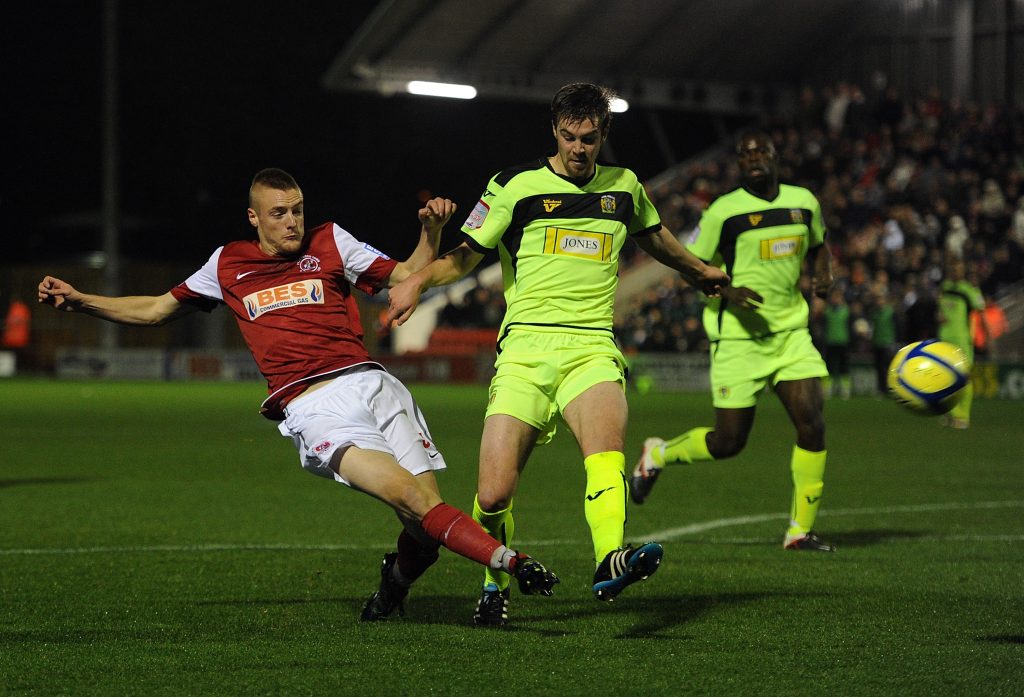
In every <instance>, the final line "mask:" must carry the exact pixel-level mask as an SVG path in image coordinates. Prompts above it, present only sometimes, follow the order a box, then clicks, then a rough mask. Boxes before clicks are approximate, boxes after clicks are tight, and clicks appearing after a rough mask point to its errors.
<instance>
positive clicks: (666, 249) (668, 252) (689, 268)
mask: <svg viewBox="0 0 1024 697" xmlns="http://www.w3.org/2000/svg"><path fill="white" fill-rule="evenodd" d="M635 239H636V243H637V244H638V245H639V246H640V249H642V250H644V251H645V252H647V253H648V254H650V255H651V256H652V257H654V258H655V259H657V260H658V261H660V262H661V263H662V264H664V265H665V266H668V267H669V268H672V269H675V270H676V271H678V272H679V273H681V274H682V275H683V278H685V279H686V281H687V282H688V283H689V284H690V285H693V286H696V287H697V288H700V289H701V291H703V292H704V294H705V295H710V296H716V295H719V294H720V293H721V290H722V288H723V287H724V286H727V285H729V275H728V274H727V273H725V272H724V271H722V270H721V269H720V268H718V267H717V266H712V265H710V264H705V263H704V262H703V261H701V260H700V259H699V258H697V257H696V256H695V255H694V254H693V253H692V252H690V251H689V250H688V249H687V248H686V247H684V246H683V245H681V244H679V240H677V239H676V236H675V235H673V234H672V233H671V232H670V231H669V229H668V228H667V227H665V226H664V225H662V226H661V229H660V230H658V231H657V232H655V233H653V234H650V235H641V236H639V237H636V238H635Z"/></svg>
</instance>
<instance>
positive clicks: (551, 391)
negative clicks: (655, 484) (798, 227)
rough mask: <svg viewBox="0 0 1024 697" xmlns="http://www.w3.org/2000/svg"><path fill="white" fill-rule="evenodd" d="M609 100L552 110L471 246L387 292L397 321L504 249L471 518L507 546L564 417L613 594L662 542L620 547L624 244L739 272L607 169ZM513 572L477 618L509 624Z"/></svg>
mask: <svg viewBox="0 0 1024 697" xmlns="http://www.w3.org/2000/svg"><path fill="white" fill-rule="evenodd" d="M612 97H613V95H612V93H611V92H610V91H609V90H607V89H605V88H603V87H599V86H597V85H592V84H585V83H575V84H571V85H566V86H565V87H563V88H562V89H560V90H559V91H558V92H557V93H556V94H555V96H554V99H553V100H552V102H551V129H552V135H553V136H554V138H555V143H556V144H557V151H556V152H555V154H554V155H551V156H550V157H542V158H538V159H535V160H533V161H531V162H528V163H526V164H523V165H519V166H517V167H511V168H508V169H505V170H502V171H501V172H499V173H498V174H496V175H495V176H494V177H493V178H492V179H491V180H490V182H489V183H488V184H487V189H486V191H484V193H483V196H481V198H480V201H479V202H478V203H477V205H476V207H475V208H474V209H473V211H472V213H470V215H469V218H468V219H467V220H466V223H465V224H464V225H463V227H462V232H463V234H464V239H463V241H462V243H461V244H460V245H459V246H458V247H457V248H455V249H454V250H452V251H451V252H449V253H447V254H445V255H442V256H441V257H440V258H438V259H437V260H436V261H434V262H433V263H431V264H430V265H428V266H427V267H425V268H424V269H423V270H421V271H420V272H419V273H417V274H415V275H414V276H411V277H410V278H408V279H407V281H406V282H405V283H401V284H399V285H398V286H396V287H394V288H392V289H391V291H390V308H389V310H388V317H387V319H388V321H392V320H397V321H398V322H399V323H402V322H404V321H405V320H406V319H407V318H408V317H409V316H410V315H411V314H412V312H413V311H414V310H415V308H416V305H417V303H418V302H419V297H420V294H421V293H422V292H423V291H424V290H426V289H427V288H431V287H435V286H440V285H445V284H448V283H452V282H453V281H456V280H458V279H460V278H462V277H463V276H465V275H466V274H468V273H469V272H470V271H471V270H472V269H473V268H474V267H475V266H476V265H477V264H478V263H480V260H481V259H483V257H484V254H485V253H486V252H487V251H489V250H492V249H494V248H497V249H498V255H499V258H500V260H501V264H502V272H503V278H504V290H505V301H506V305H507V310H506V313H505V318H504V321H503V322H502V325H501V330H500V334H499V339H498V358H497V361H496V362H495V367H496V368H497V374H496V375H495V377H494V379H493V380H492V382H491V386H490V397H489V401H488V406H487V411H486V414H485V420H484V430H483V436H482V438H481V445H480V472H479V480H478V486H477V496H476V502H475V505H474V510H473V513H474V518H475V519H476V520H477V521H478V522H479V523H480V524H481V525H482V526H483V527H484V529H485V530H490V531H492V533H493V534H494V535H496V536H497V538H498V539H500V540H504V541H505V542H506V544H507V543H508V541H509V540H510V539H511V537H512V533H513V526H514V521H513V517H512V504H513V496H514V494H515V491H516V487H517V485H518V483H519V476H520V473H521V472H522V470H523V468H524V467H525V466H526V461H527V459H528V458H529V456H530V453H531V452H532V451H533V448H534V446H535V445H538V444H543V443H546V442H548V441H549V440H550V439H551V437H552V436H553V434H554V431H555V420H556V419H557V417H558V415H559V414H561V416H562V419H563V420H564V421H565V423H566V424H567V425H568V427H569V429H570V430H571V431H572V433H573V435H574V436H575V437H576V440H577V442H578V444H579V447H580V450H581V452H582V456H583V464H584V466H585V468H586V475H587V485H586V492H585V497H584V501H583V506H584V513H585V515H586V519H587V523H588V524H589V526H590V530H591V537H592V540H593V547H594V561H595V565H596V567H597V570H596V571H595V573H594V582H593V586H592V588H593V592H594V595H595V596H596V597H597V598H598V599H600V600H611V599H612V598H614V597H615V596H616V595H618V594H619V592H621V591H622V590H623V589H624V588H625V587H626V586H628V585H630V584H631V583H634V582H636V581H640V580H643V579H645V578H647V577H648V576H650V574H652V573H654V571H655V570H656V569H657V567H658V564H659V563H660V561H661V556H662V553H663V550H662V547H661V545H660V544H658V543H656V542H651V543H647V544H645V545H642V546H641V547H639V548H637V549H632V548H629V547H624V546H623V539H624V526H625V520H626V500H627V498H628V491H627V490H628V485H627V482H626V458H625V455H624V454H623V448H624V446H625V432H626V415H627V405H626V397H625V393H624V391H623V387H624V384H625V378H624V364H625V360H624V358H623V356H622V353H621V352H620V351H619V349H618V347H617V346H616V345H615V340H614V337H613V334H612V311H613V304H614V298H615V289H616V286H617V284H618V257H619V250H620V249H621V248H622V245H623V243H624V242H625V241H626V238H627V237H632V238H633V239H634V240H635V241H636V242H637V244H638V245H639V246H640V247H641V249H644V250H645V251H647V252H648V253H649V254H650V255H651V256H653V257H654V258H655V259H657V260H658V261H660V262H661V263H663V264H666V265H667V266H670V267H671V268H673V269H676V270H677V271H679V272H680V273H681V274H682V275H683V276H684V277H685V278H686V279H687V280H688V281H689V282H691V283H692V284H694V285H696V286H698V287H701V288H703V289H704V291H705V292H706V293H709V294H716V293H717V292H718V291H719V288H720V287H721V285H723V284H725V283H727V282H728V276H727V275H726V274H725V273H724V272H723V271H721V270H720V269H719V268H717V267H716V266H714V265H709V264H705V263H704V262H702V261H701V260H700V259H698V258H697V257H696V256H694V255H693V254H691V253H690V252H687V251H686V249H685V248H684V247H683V246H682V245H681V244H680V243H679V242H678V241H677V240H676V238H675V236H674V235H673V234H672V233H671V232H669V231H668V230H667V229H666V228H665V227H664V226H663V225H662V224H661V218H660V217H659V216H658V212H657V210H655V208H654V206H653V205H652V204H651V201H650V199H649V198H648V197H647V194H646V193H645V191H644V188H643V186H642V185H641V184H640V183H639V182H638V181H637V178H636V175H635V174H634V173H633V172H631V171H630V170H628V169H625V168H623V167H611V166H606V165H603V164H598V163H597V156H598V153H599V152H600V151H601V146H602V145H603V144H604V142H605V141H606V140H607V138H608V129H609V126H610V124H611V109H610V106H611V99H612ZM508 584H509V578H508V575H507V574H503V573H499V574H487V576H486V578H485V579H484V588H483V592H482V594H481V596H480V601H479V602H478V603H477V608H476V612H475V613H474V616H473V619H474V622H475V623H476V624H480V625H503V624H505V623H506V622H507V619H508Z"/></svg>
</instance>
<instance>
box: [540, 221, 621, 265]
mask: <svg viewBox="0 0 1024 697" xmlns="http://www.w3.org/2000/svg"><path fill="white" fill-rule="evenodd" d="M544 253H545V254H559V255H564V256H571V257H579V258H581V259H593V260H594V261H608V260H609V259H611V256H612V235H611V234H610V233H604V232H587V231H585V230H566V229H565V228H560V227H549V228H547V229H546V231H545V233H544Z"/></svg>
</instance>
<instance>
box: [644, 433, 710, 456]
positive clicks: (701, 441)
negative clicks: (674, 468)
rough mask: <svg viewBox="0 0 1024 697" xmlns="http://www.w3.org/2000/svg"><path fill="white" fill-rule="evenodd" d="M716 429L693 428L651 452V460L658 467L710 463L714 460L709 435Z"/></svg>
mask: <svg viewBox="0 0 1024 697" xmlns="http://www.w3.org/2000/svg"><path fill="white" fill-rule="evenodd" d="M713 430H714V429H713V428H707V427H705V426H698V427H697V428H692V429H690V430H689V431H687V432H686V433H684V434H682V435H681V436H676V437H675V438H673V439H672V440H670V441H666V442H665V445H664V446H662V447H661V448H655V449H654V450H653V451H651V458H652V459H653V460H654V464H656V465H671V464H675V463H680V462H685V463H687V464H689V463H691V462H708V461H710V460H714V459H715V458H713V457H711V453H710V452H708V441H707V435H708V434H709V433H711V432H712V431H713Z"/></svg>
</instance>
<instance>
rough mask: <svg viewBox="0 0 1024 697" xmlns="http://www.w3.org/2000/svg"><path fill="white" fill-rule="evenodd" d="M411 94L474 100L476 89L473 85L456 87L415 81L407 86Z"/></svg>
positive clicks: (448, 84) (447, 84)
mask: <svg viewBox="0 0 1024 697" xmlns="http://www.w3.org/2000/svg"><path fill="white" fill-rule="evenodd" d="M405 88H406V89H407V90H409V94H419V95H424V96H427V97H450V98H452V99H472V98H473V97H475V96H476V88H475V87H473V86H472V85H455V84H452V83H450V82H425V81H423V80H413V81H412V82H410V83H409V84H408V85H406V86H405Z"/></svg>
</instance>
